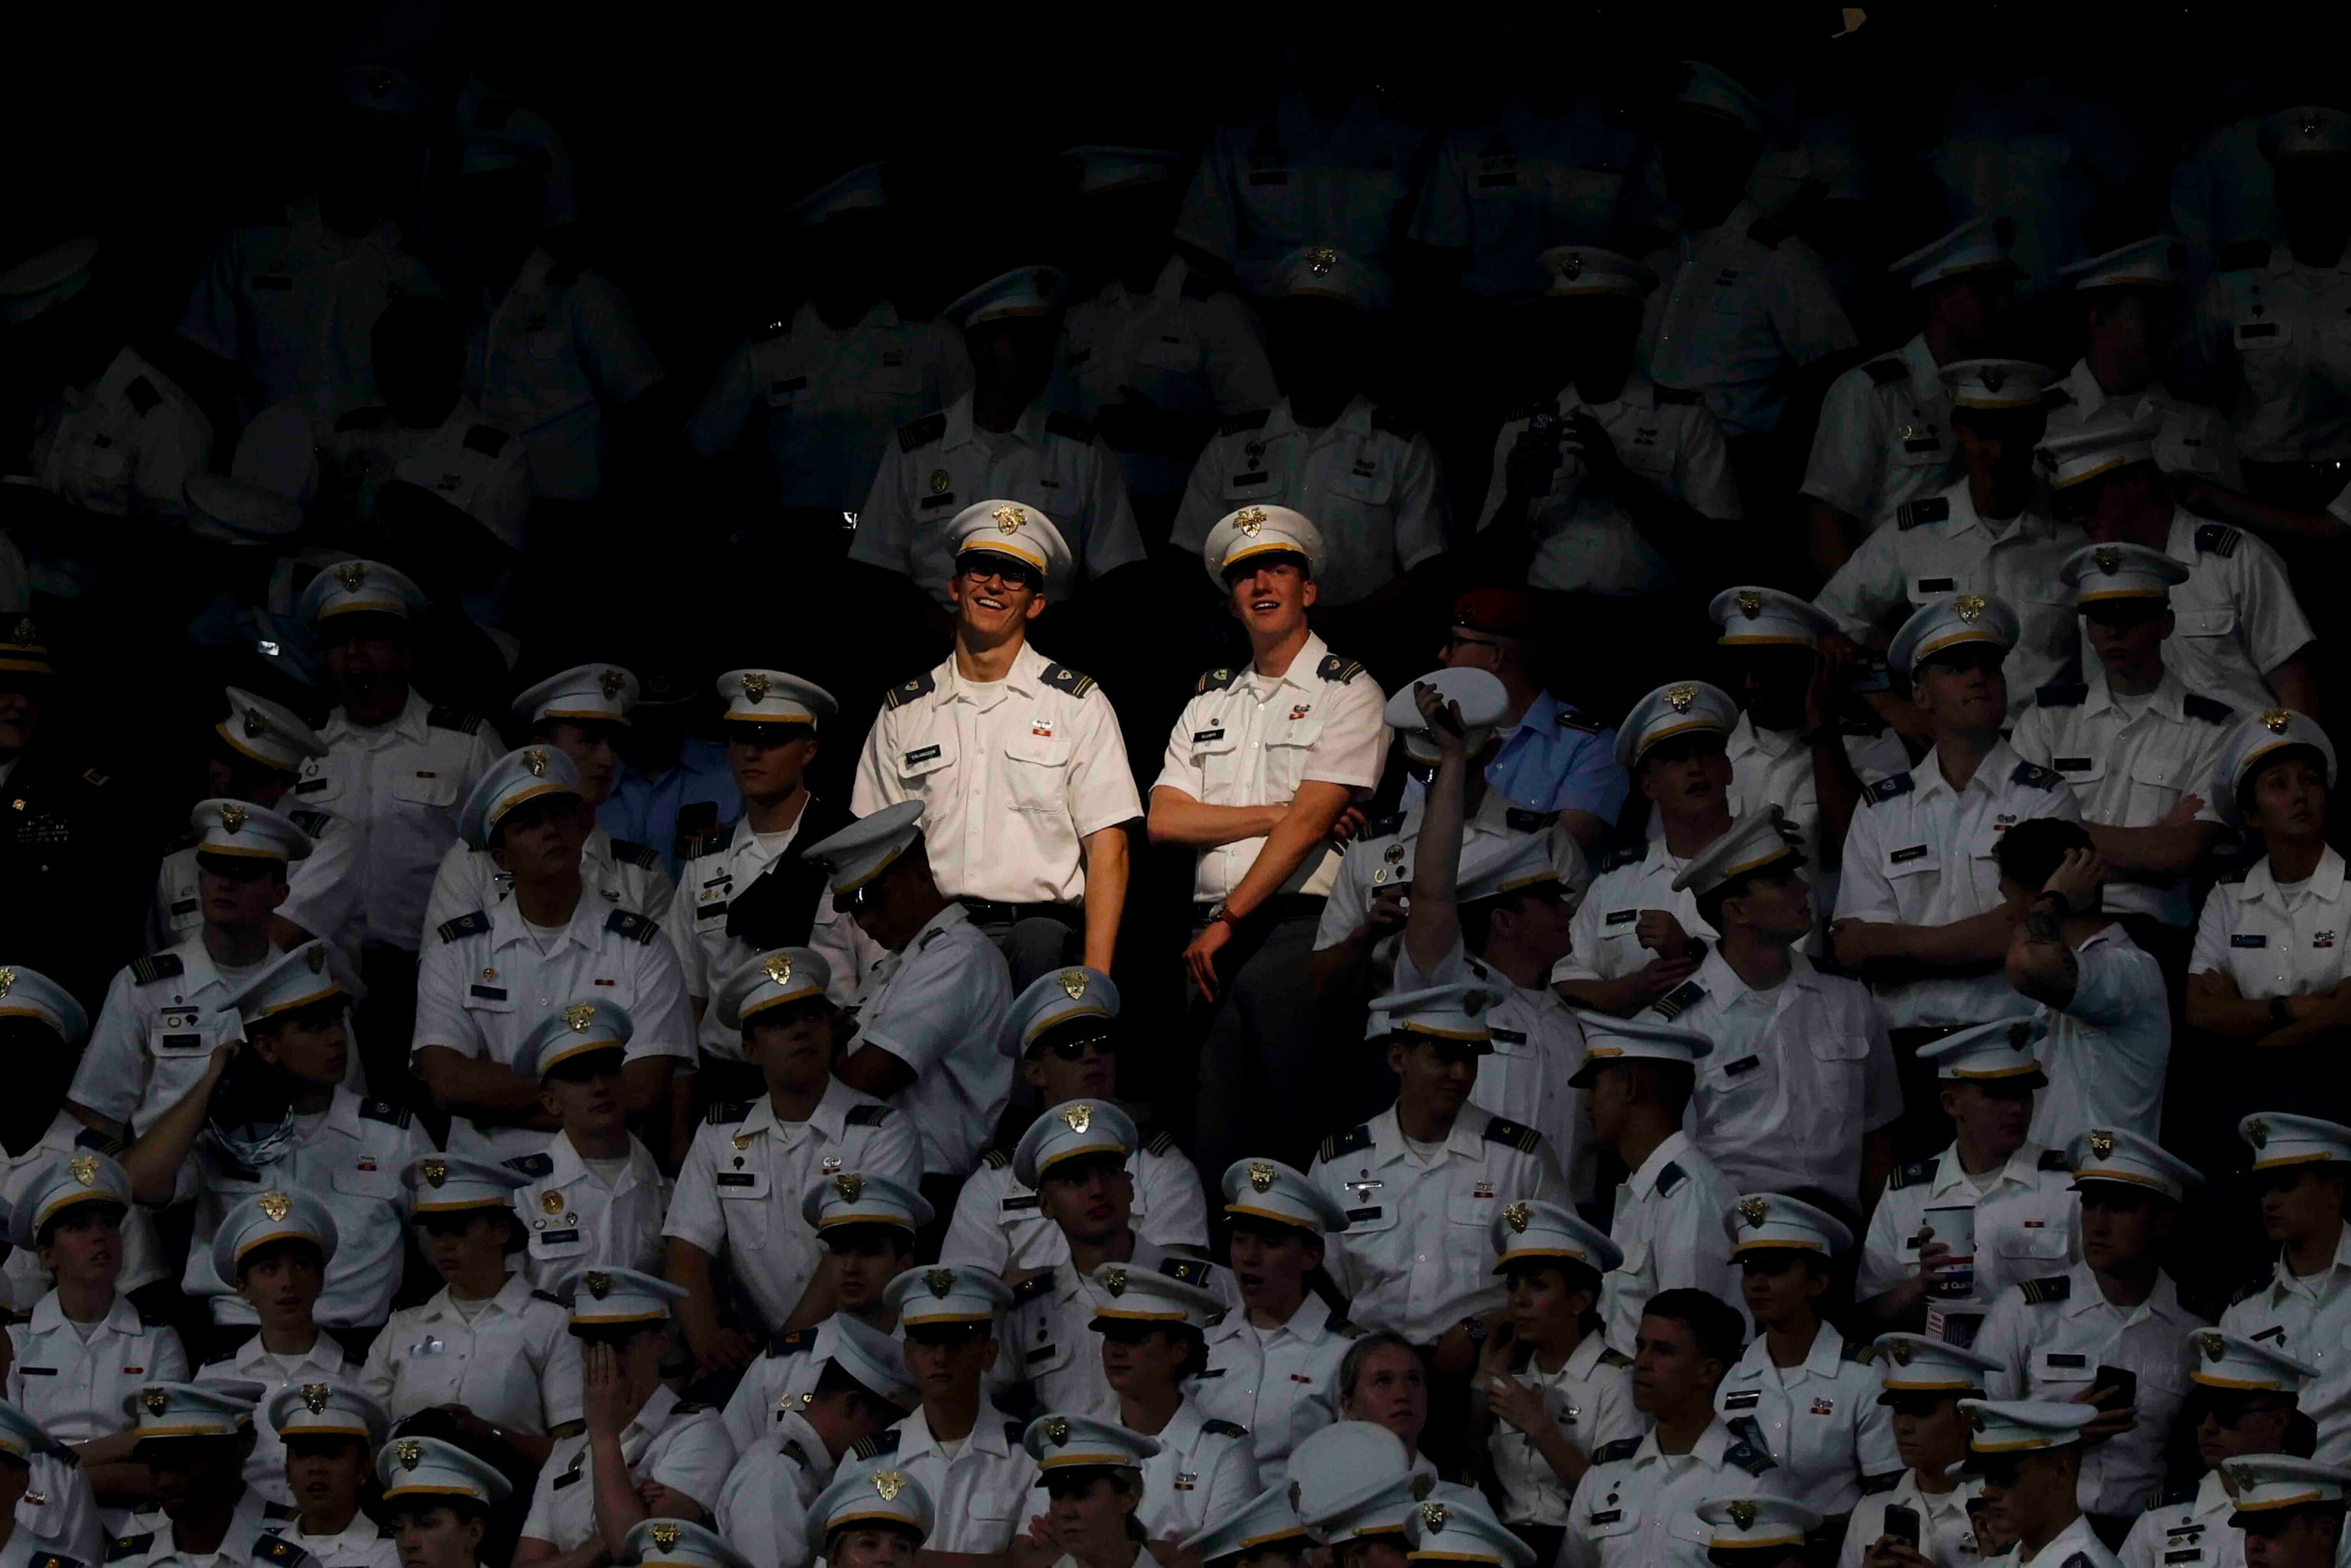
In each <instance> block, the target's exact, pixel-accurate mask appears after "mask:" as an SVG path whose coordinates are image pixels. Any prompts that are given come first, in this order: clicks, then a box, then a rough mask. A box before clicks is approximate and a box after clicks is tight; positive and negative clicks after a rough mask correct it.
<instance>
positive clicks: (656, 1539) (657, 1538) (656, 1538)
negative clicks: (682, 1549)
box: [645, 1521, 685, 1552]
mask: <svg viewBox="0 0 2351 1568" xmlns="http://www.w3.org/2000/svg"><path fill="white" fill-rule="evenodd" d="M645 1533H646V1534H647V1535H650V1536H652V1537H653V1544H654V1545H655V1546H658V1547H659V1548H661V1549H662V1550H663V1551H664V1552H667V1551H668V1550H669V1549H670V1548H671V1547H673V1546H675V1545H676V1544H677V1538H678V1537H679V1536H681V1535H683V1534H684V1533H685V1532H684V1531H682V1530H680V1529H678V1527H677V1526H676V1525H674V1524H671V1523H668V1522H666V1521H664V1522H663V1523H660V1524H656V1525H654V1526H653V1528H652V1529H651V1530H648V1531H645Z"/></svg>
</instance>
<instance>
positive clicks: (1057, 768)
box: [1004, 735, 1071, 813]
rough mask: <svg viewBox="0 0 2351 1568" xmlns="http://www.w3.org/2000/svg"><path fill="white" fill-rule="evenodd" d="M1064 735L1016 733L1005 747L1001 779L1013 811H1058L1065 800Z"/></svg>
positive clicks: (1068, 745)
mask: <svg viewBox="0 0 2351 1568" xmlns="http://www.w3.org/2000/svg"><path fill="white" fill-rule="evenodd" d="M1070 753H1071V740H1070V737H1067V736H1065V735H1064V736H1047V735H1019V736H1015V737H1012V739H1011V741H1010V742H1009V743H1008V744H1007V745H1006V747H1004V779H1005V784H1006V787H1007V788H1008V789H1009V791H1010V793H1011V796H1012V809H1013V810H1016V811H1029V812H1044V813H1050V812H1059V811H1061V810H1064V809H1065V807H1066V805H1067V802H1068V794H1069V777H1070Z"/></svg>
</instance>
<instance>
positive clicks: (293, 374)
mask: <svg viewBox="0 0 2351 1568" xmlns="http://www.w3.org/2000/svg"><path fill="white" fill-rule="evenodd" d="M440 292H441V288H440V286H439V285H438V284H437V283H435V282H434V279H433V273H432V270H431V269H430V268H429V267H426V266H425V265H424V262H423V258H421V257H420V256H416V255H414V254H413V253H412V252H411V251H409V250H408V249H407V248H406V247H405V246H403V245H402V239H401V232H400V225H397V224H395V223H392V221H391V220H390V219H383V220H381V221H379V222H378V223H377V224H376V225H375V226H374V228H372V229H371V230H370V231H369V232H368V233H366V234H364V235H359V236H358V237H356V238H354V237H352V236H350V235H343V234H340V233H338V232H337V231H335V230H334V229H332V228H329V226H328V225H327V224H326V222H325V221H324V220H323V219H322V218H320V216H319V204H318V203H316V202H315V201H300V202H294V203H290V204H288V205H287V209H286V219H285V221H284V222H283V223H268V224H259V225H251V226H246V227H237V228H232V229H230V230H229V232H228V234H227V235H225V237H224V238H223V239H222V241H221V243H220V244H219V245H218V246H215V247H214V251H213V254H212V256H211V257H210V259H208V260H207V261H206V262H205V263H204V271H203V272H202V273H200V274H198V275H197V277H196V282H195V287H193V289H192V290H191V291H190V292H189V295H188V303H187V307H186V308H185V309H183V311H182V312H181V315H180V326H179V334H180V336H181V337H183V338H185V339H187V340H189V341H190V342H192V343H193V344H195V345H196V347H198V348H200V349H203V350H205V351H206V352H208V353H212V354H214V355H217V356H218V357H220V358H221V359H224V360H226V361H228V362H229V363H231V364H233V365H235V366H236V367H237V368H238V369H239V370H242V371H246V373H247V374H249V375H251V376H252V377H254V379H255V380H256V381H258V382H260V383H261V387H262V393H263V396H262V400H261V401H262V402H264V403H265V404H266V403H273V402H281V401H283V400H284V399H286V398H289V397H296V396H302V397H306V398H308V399H309V400H311V401H312V402H314V404H315V405H316V406H318V407H320V408H351V407H355V406H357V405H359V404H360V403H371V402H375V401H376V391H375V372H374V369H373V366H374V362H375V350H374V342H373V334H374V332H375V321H376V318H377V317H379V316H381V315H382V314H383V308H384V307H385V306H386V305H389V304H390V303H392V300H394V299H397V298H400V297H401V296H402V295H404V294H425V295H434V296H438V295H439V294H440Z"/></svg>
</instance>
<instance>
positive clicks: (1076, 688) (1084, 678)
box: [1043, 664, 1094, 697]
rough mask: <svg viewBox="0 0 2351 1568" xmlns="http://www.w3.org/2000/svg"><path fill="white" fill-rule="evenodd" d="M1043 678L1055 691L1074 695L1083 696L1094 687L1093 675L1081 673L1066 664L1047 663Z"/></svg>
mask: <svg viewBox="0 0 2351 1568" xmlns="http://www.w3.org/2000/svg"><path fill="white" fill-rule="evenodd" d="M1043 679H1044V682H1045V684H1046V685H1049V686H1050V687H1052V688H1053V689H1054V690H1055V691H1057V692H1067V693H1069V694H1070V695H1071V696H1073V697H1081V696H1083V695H1086V694H1087V693H1088V692H1090V691H1092V690H1093V689H1094V678H1093V677H1092V675H1081V674H1078V672H1077V671H1075V670H1073V669H1071V668H1070V667H1069V666H1068V665H1066V664H1048V665H1046V666H1045V674H1044V676H1043Z"/></svg>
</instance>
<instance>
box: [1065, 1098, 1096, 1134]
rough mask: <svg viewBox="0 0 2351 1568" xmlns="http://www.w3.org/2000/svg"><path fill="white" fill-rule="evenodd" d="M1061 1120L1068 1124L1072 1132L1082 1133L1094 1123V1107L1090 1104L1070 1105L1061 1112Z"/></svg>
mask: <svg viewBox="0 0 2351 1568" xmlns="http://www.w3.org/2000/svg"><path fill="white" fill-rule="evenodd" d="M1061 1120H1062V1121H1064V1122H1067V1123H1068V1124H1070V1131H1071V1132H1072V1133H1082V1132H1084V1131H1085V1130H1086V1129H1087V1128H1088V1127H1091V1126H1092V1125H1093V1124H1094V1108H1093V1107H1092V1106H1091V1105H1072V1106H1071V1107H1070V1108H1069V1109H1068V1110H1066V1111H1064V1112H1062V1113H1061Z"/></svg>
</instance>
